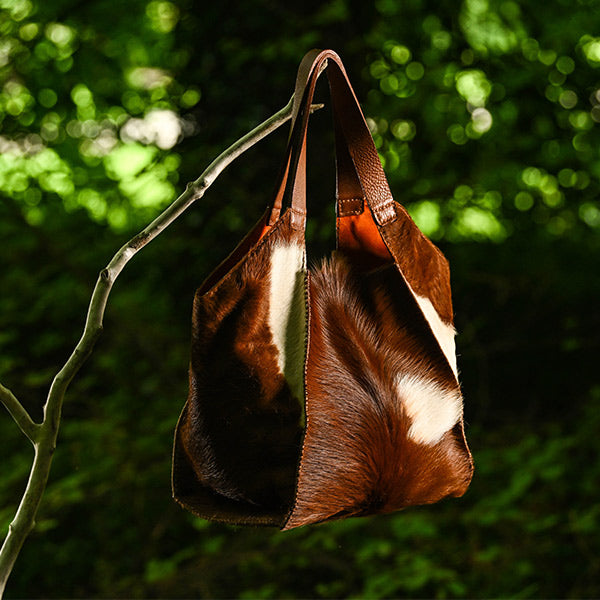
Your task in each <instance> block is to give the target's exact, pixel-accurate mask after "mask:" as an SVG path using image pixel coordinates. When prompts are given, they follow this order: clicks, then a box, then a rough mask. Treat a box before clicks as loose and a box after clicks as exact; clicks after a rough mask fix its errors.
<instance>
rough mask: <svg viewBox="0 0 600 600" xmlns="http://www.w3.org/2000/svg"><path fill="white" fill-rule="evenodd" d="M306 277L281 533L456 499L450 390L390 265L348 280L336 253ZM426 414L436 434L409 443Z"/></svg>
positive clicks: (458, 421)
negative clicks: (300, 409) (302, 386)
mask: <svg viewBox="0 0 600 600" xmlns="http://www.w3.org/2000/svg"><path fill="white" fill-rule="evenodd" d="M309 281H310V286H309V290H310V309H311V310H310V315H311V317H310V330H309V331H310V335H309V353H308V365H307V379H306V386H307V399H306V402H307V406H306V411H307V430H306V434H305V441H304V447H303V451H302V459H301V463H300V470H299V476H298V489H297V497H296V503H295V506H294V509H293V511H292V513H291V515H290V518H289V519H288V521H287V523H286V525H285V529H290V528H292V527H297V526H300V525H304V524H307V523H312V522H318V521H324V520H327V519H331V518H339V517H343V516H349V515H363V514H369V513H373V512H390V511H393V510H397V509H400V508H404V507H406V506H408V505H412V504H426V503H431V502H436V501H437V500H440V499H441V498H443V497H445V496H460V495H462V494H463V493H464V491H465V490H466V488H467V486H468V484H469V482H470V479H471V473H472V462H471V457H470V454H469V452H468V449H467V447H466V443H465V440H464V434H463V425H462V402H461V396H460V390H459V388H458V383H457V381H456V378H455V377H454V374H453V372H452V370H451V368H450V365H449V364H448V362H447V360H446V358H445V356H444V354H443V352H442V351H441V349H440V346H439V344H438V343H437V341H436V339H435V337H434V335H433V334H432V331H431V329H430V327H429V326H428V323H427V321H426V319H425V317H424V315H423V313H422V312H421V310H420V308H419V305H418V304H417V302H416V300H415V298H414V296H413V294H412V292H411V291H410V289H409V287H408V286H407V284H406V283H405V281H404V280H403V278H402V276H401V274H400V273H399V272H398V268H397V266H396V265H395V264H393V263H392V264H390V265H388V266H385V267H382V268H379V269H377V270H375V271H372V272H370V273H360V275H358V276H357V274H356V272H355V271H353V270H352V269H351V268H350V267H349V265H348V263H347V262H346V260H345V259H344V258H343V256H341V255H339V254H338V255H334V257H332V258H331V259H329V260H326V261H324V262H323V264H322V265H321V266H320V267H319V268H316V269H311V274H310V279H309ZM407 378H408V379H407ZM402 381H404V382H405V385H399V382H402ZM406 381H410V382H412V383H411V385H408V384H406ZM432 391H438V392H439V394H437V395H436V394H434V393H432ZM407 393H410V394H412V396H411V397H410V398H409V397H407V396H406V394H407ZM419 393H420V394H421V396H420V397H419ZM436 402H438V403H439V406H438V408H439V411H436V410H435V408H436V407H435V403H436ZM440 415H441V417H440ZM427 418H433V419H434V422H435V419H438V421H437V430H435V432H434V434H432V433H431V431H430V432H429V433H428V434H425V435H424V436H421V437H420V436H419V435H415V434H414V431H415V428H416V430H417V431H419V430H420V431H426V432H427V431H428V429H427V427H428V426H427V423H425V422H420V423H419V422H417V420H418V419H427ZM434 429H435V427H434ZM421 438H424V439H421ZM424 441H425V442H427V443H424Z"/></svg>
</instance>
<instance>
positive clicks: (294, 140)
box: [278, 50, 396, 229]
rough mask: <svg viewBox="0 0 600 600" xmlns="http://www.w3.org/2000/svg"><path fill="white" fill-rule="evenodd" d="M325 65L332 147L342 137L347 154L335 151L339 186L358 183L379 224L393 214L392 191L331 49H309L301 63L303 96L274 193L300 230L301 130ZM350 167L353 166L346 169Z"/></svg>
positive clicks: (302, 222)
mask: <svg viewBox="0 0 600 600" xmlns="http://www.w3.org/2000/svg"><path fill="white" fill-rule="evenodd" d="M325 66H326V68H325V70H326V71H327V75H328V78H329V84H330V90H331V98H332V110H333V113H334V122H335V124H336V129H338V133H337V134H336V137H337V138H338V141H337V145H338V148H340V146H341V145H342V141H343V142H344V144H345V147H346V148H347V155H345V154H344V153H343V152H341V153H340V154H341V157H342V162H341V165H338V166H343V169H342V172H341V174H339V175H338V182H339V181H342V182H347V183H346V184H343V185H346V187H347V188H348V189H350V191H351V193H356V192H357V191H358V189H357V186H358V182H359V183H360V186H361V188H362V192H363V194H364V197H365V199H366V201H367V203H368V205H369V207H370V208H371V210H372V212H373V214H374V216H375V219H376V220H377V222H378V223H379V224H380V225H384V224H385V223H387V222H390V221H392V220H394V219H395V217H396V213H395V208H394V203H393V200H392V195H391V193H390V190H389V186H388V183H387V179H386V177H385V173H384V171H383V168H382V166H381V162H380V160H379V156H378V154H377V150H376V148H375V144H374V143H373V138H372V137H371V133H370V131H369V128H368V126H367V123H366V121H365V119H364V116H363V114H362V110H361V109H360V105H359V103H358V100H357V99H356V96H355V94H354V91H353V90H352V86H351V85H350V82H349V80H348V76H347V75H346V71H345V69H344V66H343V64H342V61H341V59H340V57H339V56H338V55H337V54H336V53H335V52H333V51H332V50H311V51H310V52H309V53H308V54H307V55H306V56H305V57H304V59H303V61H302V63H301V64H300V68H299V74H298V78H297V84H296V94H295V98H296V99H297V98H299V97H300V91H301V90H302V97H301V100H300V101H298V100H296V102H298V103H297V104H296V103H295V104H294V110H296V107H297V113H295V115H294V117H295V118H294V122H293V126H292V132H291V135H290V139H289V143H288V148H287V152H286V162H287V165H288V168H287V169H286V173H285V174H284V177H283V178H282V181H281V184H280V188H279V193H278V197H280V198H283V200H282V202H283V204H284V205H285V204H289V206H291V208H292V213H293V218H292V222H293V224H294V226H295V227H296V228H297V229H302V228H304V226H305V221H306V161H305V156H306V133H307V128H308V118H309V115H310V105H311V103H312V100H313V96H314V91H315V86H316V82H317V78H318V77H319V75H320V73H321V69H322V67H325ZM304 82H305V83H304ZM346 156H348V157H350V159H351V163H350V161H348V160H347V158H346V160H344V158H345V157H346ZM352 165H353V167H354V169H351V166H352ZM352 171H354V172H352ZM338 189H339V185H338ZM282 190H283V191H282Z"/></svg>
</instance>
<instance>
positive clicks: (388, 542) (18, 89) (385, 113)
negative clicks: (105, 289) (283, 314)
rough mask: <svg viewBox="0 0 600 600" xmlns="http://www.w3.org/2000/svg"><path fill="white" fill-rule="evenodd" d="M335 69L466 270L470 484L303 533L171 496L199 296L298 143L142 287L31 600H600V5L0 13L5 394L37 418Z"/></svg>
mask: <svg viewBox="0 0 600 600" xmlns="http://www.w3.org/2000/svg"><path fill="white" fill-rule="evenodd" d="M312 47H330V48H333V49H335V50H337V51H338V53H339V54H340V55H341V56H342V59H343V60H344V62H345V64H346V67H347V70H348V72H349V74H350V77H351V80H352V81H353V84H354V86H355V89H356V92H357V95H358V97H359V99H360V100H361V102H362V104H363V107H364V111H365V114H366V115H367V117H368V119H369V125H370V127H371V129H372V132H373V135H374V138H375V140H376V144H377V147H378V149H379V152H380V154H381V156H382V159H383V161H384V165H385V169H386V172H387V174H388V177H389V180H390V184H391V187H392V190H393V192H394V194H395V197H396V199H398V200H400V201H401V202H403V203H404V204H405V205H406V206H407V208H408V209H409V210H410V212H411V214H412V215H413V217H414V218H415V220H416V221H417V223H418V224H419V226H420V227H421V228H422V229H423V231H424V232H425V233H427V234H428V235H429V236H430V237H431V238H432V239H433V240H434V241H435V242H436V243H437V244H438V245H439V246H440V247H441V248H442V249H443V251H444V252H445V253H446V255H447V256H448V258H449V260H450V263H451V266H452V274H453V292H454V303H455V311H456V325H457V329H458V331H459V336H458V341H457V343H458V349H459V366H460V369H461V373H462V375H461V379H462V384H463V388H464V394H465V403H466V404H465V415H466V422H467V435H468V439H469V441H470V444H471V447H472V450H473V454H474V458H475V463H476V473H475V478H474V480H473V483H472V486H471V488H470V490H469V491H468V493H467V494H466V496H465V497H464V498H462V499H459V500H456V499H453V500H447V501H444V502H442V503H441V504H438V505H435V506H430V507H422V508H415V509H410V510H407V511H405V512H402V513H397V514H394V515H389V516H382V517H375V518H366V519H353V520H348V521H342V522H338V523H330V524H325V525H321V526H315V527H309V528H302V529H299V530H295V531H292V532H290V533H285V534H282V533H279V532H278V531H276V530H272V529H244V528H236V527H229V526H224V525H219V524H214V523H208V522H206V521H202V520H199V519H195V518H193V517H192V516H191V515H189V514H187V513H186V512H184V511H183V510H181V509H180V508H179V507H178V506H177V505H175V503H174V502H173V501H172V500H171V493H170V456H171V444H172V435H173V429H174V426H175V423H176V420H177V418H178V415H179V412H180V410H181V408H182V406H183V403H184V401H185V397H186V394H187V363H188V350H189V335H190V333H189V331H190V316H191V304H192V298H193V293H194V290H195V288H196V287H197V286H199V284H200V283H201V282H202V280H203V278H204V277H205V276H206V275H207V274H208V273H209V271H210V270H211V269H212V268H213V267H214V266H215V265H216V264H217V263H218V261H219V260H220V259H221V258H223V257H224V256H225V255H227V254H228V252H229V251H230V250H231V249H232V248H233V247H234V246H235V245H236V243H237V242H238V241H239V239H240V238H241V237H242V236H243V235H244V234H245V232H246V231H247V230H248V229H249V228H250V227H251V225H253V223H254V222H255V221H256V220H257V219H258V217H259V215H260V214H262V212H263V210H264V208H265V206H266V204H267V203H268V201H269V200H270V198H271V193H272V191H273V186H274V184H275V177H276V175H277V173H278V171H279V166H280V165H279V161H280V160H281V156H282V152H283V148H284V145H285V140H286V135H287V132H286V131H285V128H282V129H281V130H280V131H278V132H277V133H275V134H273V135H272V136H270V137H269V138H268V139H266V140H264V141H263V142H261V144H260V145H258V146H255V147H254V148H253V149H252V150H251V151H250V152H248V153H247V154H246V155H244V156H243V157H242V158H241V159H239V160H238V161H237V162H236V163H234V164H233V165H232V166H231V167H229V169H228V171H226V172H225V173H224V174H223V175H222V176H221V178H220V179H219V180H218V181H217V182H216V183H215V184H214V186H213V187H212V188H211V189H210V190H209V192H208V193H207V195H206V196H205V197H204V198H203V199H202V200H201V201H200V202H198V203H197V204H196V205H195V206H193V208H191V209H190V210H189V211H188V212H187V213H186V214H185V215H184V216H183V217H182V218H181V219H180V220H179V221H178V222H176V223H175V224H174V225H173V226H171V227H170V228H169V229H168V230H167V231H166V232H165V233H164V234H163V235H161V236H160V237H159V238H157V239H156V240H155V241H154V242H153V243H152V244H150V245H149V246H148V247H146V248H144V250H143V251H142V252H140V254H139V255H137V256H136V257H135V258H134V259H133V260H132V261H131V262H130V263H129V265H128V266H127V268H126V269H125V271H124V272H123V273H122V275H121V276H120V278H119V280H118V281H117V283H116V286H115V288H114V290H113V293H112V296H111V298H110V301H109V306H108V309H107V313H106V319H105V330H104V333H103V336H102V337H101V339H100V341H99V343H98V344H97V347H96V350H95V352H94V354H93V355H92V357H91V359H90V360H89V361H88V363H87V364H86V366H85V367H84V369H83V370H82V371H81V372H80V374H79V375H78V376H77V378H76V380H75V381H74V382H73V384H72V386H71V388H70V390H69V392H68V395H67V398H66V403H65V407H64V418H63V426H62V430H61V434H60V437H59V446H58V450H57V452H56V456H55V461H54V464H53V469H52V473H51V479H50V483H49V486H48V489H47V492H46V495H45V497H44V500H43V503H42V507H41V510H40V514H39V518H38V522H37V527H36V529H35V531H34V533H33V534H32V535H31V536H30V538H29V539H28V541H27V542H26V545H25V547H24V549H23V551H22V554H21V556H20V558H19V560H18V562H17V565H16V567H15V570H14V572H13V575H12V577H11V579H10V582H9V587H8V592H7V596H8V597H11V598H25V597H27V598H40V597H46V598H55V597H63V598H71V597H91V598H107V597H111V598H118V597H123V598H125V597H127V598H141V597H147V598H153V597H178V598H187V597H197V598H346V597H348V598H422V597H427V598H434V597H435V598H459V597H472V598H484V597H485V598H495V597H511V598H540V597H544V598H545V597H561V598H563V597H564V598H566V597H569V598H573V597H581V598H593V597H599V596H600V502H599V494H600V461H599V460H598V452H599V450H600V436H599V428H600V360H599V359H600V352H599V350H600V269H599V267H600V265H599V260H598V259H599V256H600V255H599V252H600V203H599V201H598V198H599V192H600V2H598V0H546V1H545V2H539V0H462V1H458V0H455V1H447V0H435V1H433V0H403V1H400V0H375V1H371V2H365V1H364V0H322V1H320V2H314V1H309V0H305V1H303V2H296V1H295V0H290V1H288V2H277V1H276V0H236V1H235V2H234V1H230V0H220V1H219V2H194V1H193V0H128V1H127V2H116V1H115V0H83V1H82V0H70V1H66V0H43V1H42V0H0V153H1V155H0V381H2V383H3V384H4V385H6V386H8V387H9V388H10V389H12V390H13V391H14V392H15V393H16V394H17V396H18V397H19V398H20V399H21V400H22V401H23V403H24V404H25V405H26V406H27V407H28V409H29V410H30V411H31V413H32V414H33V415H34V416H36V418H39V416H40V415H41V409H42V404H43V400H44V396H45V393H46V391H47V389H48V385H49V382H50V380H51V378H52V376H53V374H54V373H55V372H56V371H57V370H58V369H59V367H60V366H61V365H62V364H63V362H64V361H65V360H66V358H67V357H68V355H69V354H70V352H71V350H72V348H73V346H74V345H75V343H76V341H77V339H78V337H79V334H80V332H81V330H82V327H83V323H84V318H85V311H86V307H87V303H88V301H89V296H90V293H91V290H92V287H93V285H94V282H95V279H96V276H97V273H98V271H99V270H100V269H101V268H102V267H104V266H105V265H106V263H107V262H108V261H109V259H110V258H111V257H112V255H113V254H114V252H115V251H116V250H117V249H118V248H119V247H120V246H121V245H122V244H123V243H124V242H125V241H126V240H127V239H129V238H130V237H131V236H132V235H133V234H134V233H136V232H137V231H138V230H140V229H141V228H142V227H144V226H145V225H146V224H147V223H148V222H149V221H150V220H151V219H152V218H153V217H154V216H156V215H157V214H158V213H159V212H160V211H161V210H162V209H164V207H166V206H167V205H168V203H169V202H170V201H171V200H172V199H173V198H174V197H175V196H176V195H178V193H180V192H181V191H182V190H183V189H184V187H185V184H186V183H187V182H188V181H190V180H192V179H195V178H196V177H197V176H198V175H199V174H200V173H201V171H202V170H203V169H204V168H205V167H206V166H207V165H208V164H209V162H210V161H211V160H212V159H213V158H214V157H215V156H216V155H217V154H218V153H219V152H220V151H222V150H223V149H224V148H225V147H226V146H227V145H229V144H230V143H231V142H233V141H234V140H236V139H237V138H239V137H240V136H241V135H243V134H244V133H245V132H246V131H248V130H249V129H250V128H251V127H253V126H255V125H256V124H258V123H259V122H260V121H262V120H263V119H265V118H267V117H268V116H270V115H271V114H272V113H274V112H275V111H276V110H278V109H279V108H281V107H282V106H283V105H284V104H285V103H286V102H287V100H288V99H289V97H290V95H291V92H292V89H293V84H294V78H295V70H296V67H297V65H298V63H299V61H300V59H301V58H302V56H303V55H304V53H305V52H306V51H307V50H309V49H310V48H312ZM319 94H320V99H321V100H322V101H323V102H325V103H326V104H327V103H328V98H327V89H326V85H325V84H323V85H322V86H321V89H320V91H319ZM327 113H328V109H327V108H325V109H324V110H322V111H319V112H318V113H316V114H315V115H314V116H313V118H312V121H311V138H310V146H309V202H310V210H311V215H312V217H313V218H312V220H311V223H310V228H309V236H310V244H311V246H310V247H311V253H312V256H313V257H315V258H316V257H318V255H319V254H322V253H324V252H327V251H329V249H331V246H332V243H333V239H334V234H333V226H334V216H333V215H334V213H333V197H334V189H335V186H334V170H333V142H332V134H331V124H330V116H329V115H328V114H327ZM0 440H1V441H0V454H1V457H2V458H1V462H0V527H1V530H2V533H5V532H6V531H7V527H8V523H9V522H10V520H11V518H12V516H13V514H14V511H15V508H16V506H17V503H18V501H19V499H20V496H21V494H22V491H23V488H24V485H25V482H26V479H27V474H28V470H29V466H30V461H31V458H32V455H31V454H32V453H31V447H30V444H29V443H28V441H27V440H26V439H25V438H24V437H23V436H22V435H21V434H20V432H19V431H18V429H17V428H16V426H15V425H14V423H13V422H12V421H11V419H10V417H9V416H8V414H7V413H6V412H5V411H4V414H3V412H2V411H0Z"/></svg>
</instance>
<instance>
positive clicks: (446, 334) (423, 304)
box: [413, 292, 458, 380]
mask: <svg viewBox="0 0 600 600" xmlns="http://www.w3.org/2000/svg"><path fill="white" fill-rule="evenodd" d="M413 294H414V292H413ZM414 295H415V298H416V299H417V302H418V303H419V306H420V308H421V311H422V312H423V314H424V315H425V318H426V319H427V322H428V323H429V326H430V327H431V331H433V335H435V339H436V340H437V341H438V344H439V345H440V348H441V349H442V352H443V353H444V355H445V356H446V358H447V359H448V363H449V364H450V367H451V368H452V371H453V372H454V376H455V377H456V379H457V380H458V368H457V366H456V343H455V342H454V336H455V335H456V331H455V330H454V327H452V325H448V324H447V323H444V321H442V319H440V315H438V312H437V310H435V308H434V307H433V304H431V300H429V298H425V296H419V295H418V294H414Z"/></svg>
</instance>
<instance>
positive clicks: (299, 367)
mask: <svg viewBox="0 0 600 600" xmlns="http://www.w3.org/2000/svg"><path fill="white" fill-rule="evenodd" d="M270 284H271V287H270V290H269V327H270V329H271V335H272V336H273V342H274V344H275V346H276V348H277V364H278V366H279V370H280V372H281V373H282V374H283V376H284V377H285V379H286V381H287V383H288V385H289V386H290V389H291V391H292V394H293V395H294V396H295V397H296V398H297V399H298V400H299V401H300V402H301V403H302V406H304V362H305V358H306V339H305V338H306V251H305V249H304V246H301V245H299V244H294V243H291V244H286V245H278V246H275V248H273V252H272V253H271V273H270Z"/></svg>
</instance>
